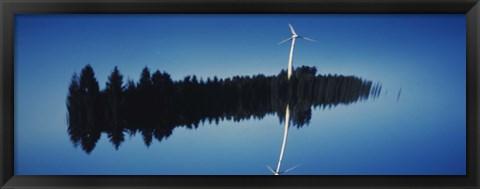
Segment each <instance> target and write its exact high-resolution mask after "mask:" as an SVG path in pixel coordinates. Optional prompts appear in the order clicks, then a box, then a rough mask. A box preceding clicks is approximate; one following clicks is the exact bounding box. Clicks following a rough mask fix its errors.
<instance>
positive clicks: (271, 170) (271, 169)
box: [267, 165, 275, 174]
mask: <svg viewBox="0 0 480 189" xmlns="http://www.w3.org/2000/svg"><path fill="white" fill-rule="evenodd" d="M267 169H268V170H270V172H272V173H273V174H275V170H273V168H272V167H270V166H269V165H267Z"/></svg>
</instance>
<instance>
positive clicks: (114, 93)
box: [105, 66, 126, 149]
mask: <svg viewBox="0 0 480 189" xmlns="http://www.w3.org/2000/svg"><path fill="white" fill-rule="evenodd" d="M105 97H106V115H105V117H106V118H107V121H106V123H107V125H108V126H109V130H110V131H111V132H109V133H108V138H110V141H111V142H112V143H113V144H114V146H115V148H116V149H118V147H119V146H120V144H121V143H122V142H123V141H124V140H125V138H124V133H123V132H124V127H125V126H126V125H125V123H126V122H125V119H124V118H122V113H121V112H122V110H123V105H124V102H125V96H124V86H123V76H122V74H120V71H118V68H117V67H116V66H115V68H114V69H113V71H112V73H111V74H110V76H109V77H108V81H107V83H106V88H105Z"/></svg>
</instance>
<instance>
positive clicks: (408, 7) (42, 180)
mask: <svg viewBox="0 0 480 189" xmlns="http://www.w3.org/2000/svg"><path fill="white" fill-rule="evenodd" d="M0 11H1V12H0V15H1V21H0V23H1V30H0V32H1V33H0V36H1V51H0V57H1V64H0V75H1V77H0V78H1V83H0V107H1V108H0V121H1V125H0V161H1V162H0V186H1V188H2V189H3V188H5V189H6V188H112V187H113V188H213V187H219V188H279V187H281V188H312V187H313V188H352V187H358V188H371V187H381V188H384V187H392V188H412V187H414V188H440V187H442V188H479V180H480V177H479V175H480V174H479V167H478V162H479V157H480V156H479V153H480V150H479V145H478V144H479V136H480V132H479V129H478V127H479V124H478V117H479V114H478V113H479V112H478V99H479V87H478V80H479V75H480V70H479V66H478V65H479V63H480V59H479V55H478V54H479V52H480V48H479V29H480V28H479V27H480V21H479V18H480V3H479V0H437V1H427V0H414V1H412V0H245V1H241V2H239V1H235V0H117V1H111V0H100V1H93V0H43V1H37V0H2V1H1V2H0ZM119 13H122V14H123V13H127V14H137V13H141V14H151V13H169V14H171V13H173V14H177V13H194V14H202V13H211V14H216V13H227V14H228V13H231V14H233V13H235V14H237V13H239V14H252V13H256V14H285V13H294V14H296V13H304V14H313V13H315V14H317V13H320V14H321V13H340V14H343V13H355V14H357V13H358V14H362V13H370V14H391V13H401V14H412V13H415V14H423V13H433V14H453V13H455V14H459V13H460V14H466V29H467V30H466V31H467V35H466V36H467V41H466V42H467V43H466V44H467V48H466V49H467V56H466V57H467V62H466V64H467V70H466V76H467V86H466V87H467V98H466V99H467V133H466V134H467V137H466V138H467V156H466V157H467V175H466V176H288V177H275V176H15V175H14V153H13V151H14V149H13V148H14V133H13V131H14V98H15V94H14V79H15V77H14V75H15V71H14V37H13V36H14V16H15V14H119Z"/></svg>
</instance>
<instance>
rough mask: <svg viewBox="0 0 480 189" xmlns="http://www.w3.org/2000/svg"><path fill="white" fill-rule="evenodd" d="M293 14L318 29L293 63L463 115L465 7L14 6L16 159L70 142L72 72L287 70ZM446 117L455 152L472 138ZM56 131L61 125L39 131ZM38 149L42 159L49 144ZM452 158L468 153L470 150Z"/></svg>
mask: <svg viewBox="0 0 480 189" xmlns="http://www.w3.org/2000/svg"><path fill="white" fill-rule="evenodd" d="M288 23H291V24H292V25H293V26H294V27H295V29H296V31H297V33H298V34H299V35H303V36H307V37H309V38H312V39H315V40H317V41H318V42H316V43H313V42H309V41H304V40H298V42H297V44H296V47H295V57H294V63H293V65H294V66H300V65H308V66H315V67H317V70H318V72H319V73H322V74H343V75H356V76H359V77H362V78H365V79H368V80H372V81H374V82H381V83H382V85H383V89H385V90H388V92H389V94H396V91H398V90H399V89H400V88H402V98H404V99H405V101H404V102H408V104H403V105H402V107H401V108H402V109H401V110H396V111H401V112H403V113H405V114H401V115H403V116H413V118H414V119H416V120H422V119H425V120H427V121H425V122H421V123H424V124H429V125H432V124H436V122H435V121H433V120H435V119H436V117H435V116H443V118H444V119H447V118H448V120H443V123H450V126H451V125H457V126H458V125H460V126H462V124H463V123H464V122H465V95H466V92H465V84H466V82H465V69H466V66H465V62H466V56H465V52H466V51H465V47H466V41H465V40H466V38H465V34H466V30H465V15H463V14H458V15H456V14H449V15H427V14H422V15H415V14H411V15H368V14H366V15H348V14H347V15H328V14H324V15H308V14H295V15H17V16H16V17H15V94H16V98H15V116H16V117H15V124H16V125H15V128H16V130H15V138H16V143H15V145H16V150H17V151H16V157H18V158H20V160H19V161H18V162H19V163H20V164H21V165H25V164H22V163H21V162H26V161H28V158H29V157H32V156H31V155H32V154H31V153H29V151H31V152H38V150H39V149H40V148H39V147H34V146H35V144H38V143H41V142H44V143H46V144H45V145H46V146H48V145H47V143H48V144H50V145H53V146H55V145H56V144H57V143H59V141H61V142H63V143H67V145H70V144H69V142H68V138H67V136H66V135H67V133H66V128H67V127H66V108H65V106H66V105H65V99H66V95H67V89H68V83H69V82H70V79H71V76H72V74H73V73H74V72H79V71H80V70H81V69H82V68H83V67H84V66H85V65H86V64H91V65H92V67H93V68H94V70H95V73H96V76H97V80H98V81H99V84H100V87H101V88H104V87H105V82H106V80H107V77H108V75H109V74H110V72H111V70H112V69H113V67H114V66H118V68H119V69H120V71H121V72H122V73H123V74H124V76H125V78H131V79H134V80H135V81H137V80H138V78H139V76H140V72H141V70H142V69H143V67H145V66H148V67H149V68H150V69H151V70H156V69H159V70H161V71H166V72H168V73H170V74H171V76H172V78H173V79H175V80H178V79H181V78H183V77H184V76H186V75H190V74H195V75H197V76H199V77H203V78H206V77H213V76H218V77H220V78H226V77H231V76H235V75H253V74H260V73H262V74H265V75H273V74H278V73H279V72H280V70H281V69H286V67H287V63H288V53H289V50H290V44H289V43H285V44H281V45H278V44H277V43H278V42H279V41H281V40H283V39H286V38H288V37H290V36H291V33H290V30H289V28H288ZM390 96H391V97H392V98H393V96H395V95H390ZM395 97H396V96H395ZM395 99H396V98H395ZM387 104H388V105H391V104H389V103H387ZM382 108H386V109H389V108H391V107H389V106H382ZM372 111H373V110H372ZM383 111H384V110H383ZM375 112H382V111H379V109H377V111H375ZM397 113H398V112H397ZM422 113H424V114H422ZM394 115H396V114H393V113H392V114H391V115H390V117H388V116H387V117H385V118H379V119H380V120H383V121H384V122H383V123H385V124H386V123H390V122H392V121H391V120H392V119H403V118H405V117H403V118H399V117H395V116H394ZM417 115H430V117H425V118H421V117H420V118H419V117H415V116H417ZM392 116H393V117H392ZM387 118H388V119H387ZM388 120H390V121H388ZM437 121H438V120H437ZM393 122H396V121H393ZM400 122H402V121H400ZM402 123H404V122H402ZM404 124H408V123H404ZM416 124H420V123H416ZM416 124H413V125H416ZM420 125H421V124H420ZM399 128H400V127H399ZM446 128H448V129H443V130H441V131H442V132H445V133H447V132H448V133H455V134H454V135H452V137H454V138H452V140H451V141H457V143H455V144H450V145H451V147H452V151H448V152H453V151H454V150H453V149H455V148H458V146H460V147H461V146H464V142H465V141H464V138H465V136H464V131H465V128H457V129H455V128H451V127H447V126H446ZM441 131H438V132H441ZM305 132H306V131H305ZM378 133H382V132H380V131H379V132H378ZM445 133H437V134H438V135H436V136H438V137H440V136H443V134H445ZM48 135H51V136H61V137H51V138H42V137H45V136H48ZM174 135H175V134H174ZM379 135H380V134H379ZM173 137H175V136H173ZM418 138H422V137H421V136H420V135H419V136H418ZM440 138H441V137H440ZM421 140H422V141H423V140H425V139H421ZM413 143H414V141H413ZM442 144H443V143H442ZM432 145H434V144H432ZM428 147H432V146H426V148H428ZM45 148H47V147H45ZM59 149H60V148H59ZM62 149H64V150H65V149H69V146H62ZM431 149H436V150H438V152H437V154H436V155H437V156H438V154H441V153H444V152H445V153H446V152H447V151H441V147H440V146H436V147H432V148H431ZM419 151H422V150H419ZM58 153H61V152H60V151H58ZM29 154H30V155H29ZM35 155H36V156H37V157H38V158H37V159H36V160H38V161H40V162H42V161H46V162H47V161H48V158H49V156H51V155H45V156H41V155H38V153H35ZM41 157H43V159H42V158H41ZM105 157H108V156H105ZM105 157H104V158H105ZM463 157H464V156H463ZM399 158H401V157H399ZM422 158H425V157H422ZM450 158H451V157H450ZM455 158H456V160H458V159H460V160H461V159H462V156H458V157H457V156H456V157H455ZM455 158H453V159H455ZM50 159H51V158H50ZM413 159H415V158H413ZM420 159H421V158H420ZM41 160H42V161H41ZM415 160H416V159H415ZM446 160H448V158H447V159H446ZM439 161H440V160H439ZM16 162H17V161H16ZM462 163H463V161H457V164H462ZM457 164H456V165H457ZM433 166H436V165H432V167H433ZM399 169H400V168H399ZM22 170H28V166H27V167H26V168H25V169H22ZM456 170H457V169H456ZM402 171H405V170H402ZM402 171H400V172H402ZM27 172H28V171H27ZM407 172H408V170H407ZM402 173H403V172H402Z"/></svg>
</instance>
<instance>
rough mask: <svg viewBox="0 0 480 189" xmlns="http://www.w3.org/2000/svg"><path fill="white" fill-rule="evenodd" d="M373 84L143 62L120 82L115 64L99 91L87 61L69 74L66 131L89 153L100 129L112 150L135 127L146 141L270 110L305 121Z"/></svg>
mask: <svg viewBox="0 0 480 189" xmlns="http://www.w3.org/2000/svg"><path fill="white" fill-rule="evenodd" d="M380 91H381V85H380V84H373V83H372V82H371V81H365V80H362V79H360V78H358V77H355V76H342V75H330V74H329V75H320V74H317V70H316V68H314V67H307V66H302V67H299V68H297V69H295V70H294V72H293V75H292V77H291V78H290V80H287V73H286V71H285V70H282V71H281V72H280V73H279V74H278V75H274V76H265V75H262V74H259V75H255V76H235V77H232V78H226V79H218V78H217V77H214V78H207V80H206V81H205V80H203V79H200V80H199V79H198V78H197V77H196V76H195V75H192V76H186V77H185V78H184V79H182V80H179V81H173V80H172V79H171V78H170V75H169V74H168V73H166V72H160V71H158V70H157V71H155V72H154V73H153V74H151V73H150V70H149V69H148V68H147V67H145V68H144V69H143V70H142V73H141V75H140V79H139V82H138V83H135V82H134V81H132V80H129V81H127V82H126V84H124V81H123V76H122V74H121V73H120V71H119V70H118V68H117V67H115V68H114V69H113V71H112V72H111V74H110V76H109V77H108V81H107V83H106V87H105V89H104V90H100V89H99V86H98V82H97V80H96V78H95V74H94V71H93V69H92V67H91V66H90V65H87V66H86V67H85V68H83V69H82V71H81V72H80V76H78V75H77V74H76V73H74V74H73V76H72V79H71V82H70V86H69V93H68V96H67V109H68V134H69V135H70V139H71V141H72V143H73V144H74V145H75V146H78V145H80V146H81V148H82V149H83V150H84V151H85V152H86V153H90V152H91V151H92V150H93V149H94V148H95V144H96V143H97V141H98V140H99V138H100V135H101V133H106V134H107V136H108V138H109V140H110V142H111V143H112V144H113V146H114V147H115V148H116V149H118V148H119V147H120V146H121V144H122V143H123V142H124V141H125V135H131V136H132V135H135V134H136V133H140V134H141V135H142V137H143V140H144V143H145V145H146V146H150V145H151V144H152V141H153V140H154V139H156V140H158V141H162V140H163V139H166V138H168V137H169V136H171V135H172V131H173V129H174V128H176V127H186V128H189V129H194V128H198V126H199V125H200V124H201V123H203V122H208V123H215V124H218V123H219V122H220V121H224V120H233V121H236V122H238V121H242V120H246V119H252V118H253V119H262V118H263V117H265V116H266V115H269V114H276V115H277V116H278V118H279V120H280V122H284V121H285V117H284V115H285V113H286V112H285V111H286V109H285V107H286V106H287V105H288V106H289V107H290V108H289V111H290V120H291V125H290V126H294V127H297V128H301V127H303V126H305V125H308V124H309V122H310V119H311V117H312V107H313V108H323V109H325V108H331V107H334V106H337V105H339V104H350V103H353V102H357V101H359V100H365V99H368V98H369V97H370V96H378V95H379V94H380Z"/></svg>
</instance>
